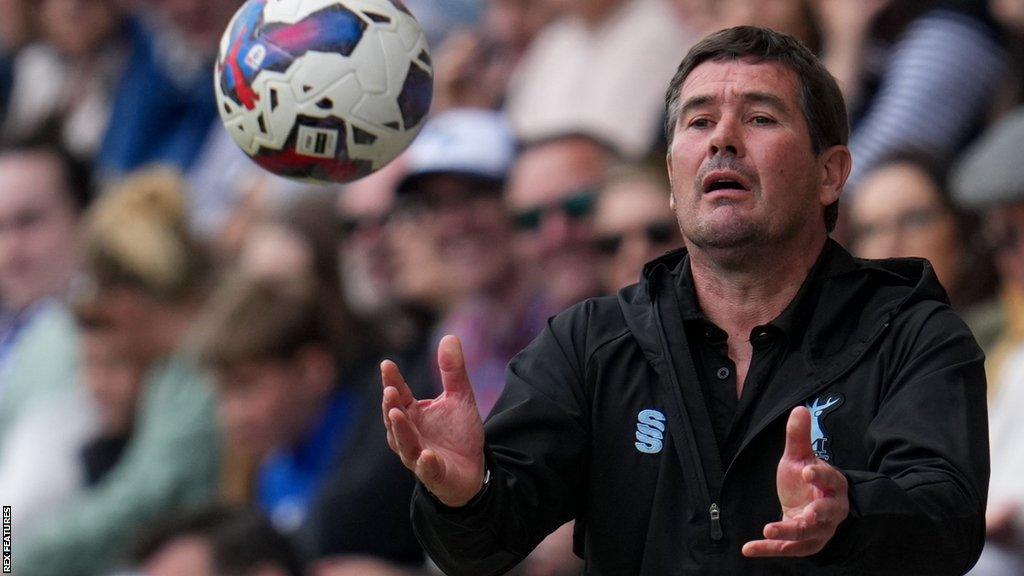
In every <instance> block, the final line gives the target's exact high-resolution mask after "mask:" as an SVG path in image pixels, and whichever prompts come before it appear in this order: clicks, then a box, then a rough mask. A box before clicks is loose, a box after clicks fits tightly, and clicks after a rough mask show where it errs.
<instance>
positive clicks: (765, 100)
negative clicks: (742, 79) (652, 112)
mask: <svg viewBox="0 0 1024 576" xmlns="http://www.w3.org/2000/svg"><path fill="white" fill-rule="evenodd" d="M741 98H742V99H743V101H744V102H746V103H748V104H766V105H768V106H771V107H772V108H775V109H777V110H779V111H782V112H789V106H787V105H786V102H785V101H784V100H783V99H782V98H779V97H778V96H776V95H775V94H770V93H768V92H744V93H743V94H742V95H741ZM717 100H718V98H717V97H715V96H709V95H701V96H693V97H691V98H687V99H686V100H685V101H684V102H683V105H682V106H680V107H679V117H680V118H685V117H686V115H687V114H689V113H690V112H693V111H694V110H696V109H698V108H703V107H705V106H709V105H711V104H714V103H715V102H716V101H717Z"/></svg>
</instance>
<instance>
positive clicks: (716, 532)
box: [709, 502, 722, 542]
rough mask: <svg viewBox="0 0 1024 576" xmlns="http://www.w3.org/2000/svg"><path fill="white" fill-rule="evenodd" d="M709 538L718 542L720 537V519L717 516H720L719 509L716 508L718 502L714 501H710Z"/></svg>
mask: <svg viewBox="0 0 1024 576" xmlns="http://www.w3.org/2000/svg"><path fill="white" fill-rule="evenodd" d="M709 512H710V515H711V539H712V540H714V541H715V542H718V541H719V540H721V539H722V521H721V520H719V518H720V517H721V516H722V512H721V510H719V509H718V504H717V503H715V502H712V503H711V510H710V511H709Z"/></svg>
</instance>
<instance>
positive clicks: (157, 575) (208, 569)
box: [141, 536, 215, 576]
mask: <svg viewBox="0 0 1024 576" xmlns="http://www.w3.org/2000/svg"><path fill="white" fill-rule="evenodd" d="M141 573H142V574H144V575H145V576H215V571H214V568H213V549H212V547H211V546H210V543H209V542H207V541H206V539H205V538H203V537H201V536H182V537H180V538H175V539H174V540H171V541H170V542H168V543H167V544H165V545H164V546H163V547H162V548H161V549H160V550H158V551H157V552H156V554H154V555H153V556H152V557H151V558H149V560H147V561H146V563H145V564H144V565H143V566H142V568H141Z"/></svg>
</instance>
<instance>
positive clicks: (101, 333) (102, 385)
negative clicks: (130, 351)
mask: <svg viewBox="0 0 1024 576" xmlns="http://www.w3.org/2000/svg"><path fill="white" fill-rule="evenodd" d="M81 350H82V380H83V382H84V383H85V386H86V388H87V389H88V391H89V394H90V396H92V398H93V400H94V402H95V404H96V406H97V407H98V408H99V412H100V421H101V423H102V427H103V431H104V433H106V434H109V435H120V434H126V433H128V432H129V431H130V430H131V428H132V422H133V421H134V419H135V406H136V401H137V400H138V396H139V387H140V385H141V381H142V376H143V367H142V365H141V364H140V363H138V362H136V361H133V360H132V359H131V358H129V357H128V356H127V355H126V354H125V353H124V351H123V350H122V348H121V346H120V341H119V340H118V338H117V335H116V334H115V333H114V332H113V331H111V330H108V329H105V328H89V329H86V330H85V331H84V332H83V333H82V338H81Z"/></svg>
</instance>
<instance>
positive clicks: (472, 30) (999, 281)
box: [0, 0, 1024, 576]
mask: <svg viewBox="0 0 1024 576" xmlns="http://www.w3.org/2000/svg"><path fill="white" fill-rule="evenodd" d="M240 4H241V2H240V1H239V0H34V1H30V0H0V504H2V505H4V506H12V507H13V521H14V568H15V573H16V574H19V575H22V576H39V575H55V576H76V575H104V574H122V575H129V574H145V575H150V576H175V575H179V576H185V575H188V576H203V575H215V574H216V575H236V576H241V575H250V576H256V575H262V576H272V575H288V576H294V575H303V574H305V575H310V576H347V575H359V576H403V575H405V576H415V575H424V574H431V573H434V571H435V569H434V568H432V566H431V565H430V563H429V560H428V559H426V558H425V557H424V554H423V552H422V550H421V549H420V547H419V545H418V543H417V541H416V538H415V536H414V535H413V533H412V529H411V526H410V521H409V507H408V503H409V496H410V494H411V491H412V489H413V478H412V476H411V474H409V473H407V472H406V471H405V470H404V469H403V468H402V466H401V463H400V461H399V460H398V458H397V457H395V456H394V455H392V454H391V453H390V452H389V451H388V449H387V446H386V443H385V441H384V436H385V435H384V427H383V423H382V422H381V418H380V412H379V410H380V408H379V406H380V384H379V373H378V368H377V367H378V364H379V362H380V361H381V360H382V359H384V358H391V359H393V360H396V361H397V362H398V364H399V365H400V366H401V367H402V370H403V374H404V375H405V377H406V378H407V380H408V382H409V384H410V385H411V386H412V387H413V389H414V391H415V392H417V394H418V395H419V396H430V395H434V394H436V393H437V392H438V389H439V382H440V380H439V375H438V372H437V368H436V362H435V352H434V350H436V344H437V342H438V341H439V339H440V337H441V336H442V335H444V334H455V335H457V336H459V337H460V338H461V340H462V343H463V346H464V350H465V355H466V362H467V366H468V369H469V372H470V377H471V381H472V383H473V387H474V393H475V395H476V399H477V402H478V404H479V406H480V409H481V411H482V412H483V413H484V415H486V412H487V411H488V410H489V409H490V407H491V406H492V405H493V404H494V402H495V401H496V400H497V397H498V395H499V394H500V393H501V390H502V386H503V383H504V369H505V364H506V363H507V362H508V360H509V359H510V358H511V357H512V356H513V355H514V354H516V353H517V352H518V351H519V350H520V349H522V348H523V347H524V346H525V345H526V344H527V343H529V342H530V341H531V340H532V339H533V337H534V336H535V335H536V334H537V333H538V332H539V331H540V330H541V329H542V328H543V327H544V326H545V323H546V322H547V321H548V318H550V317H551V316H552V315H553V314H556V313H557V312H559V311H561V310H562V309H564V308H566V307H567V306H570V305H572V304H573V303H575V302H577V301H580V300H582V299H585V298H588V297H591V296H597V295H603V294H614V293H615V292H616V291H617V290H618V289H620V288H622V287H624V286H627V285H629V284H632V283H634V282H635V281H636V279H637V278H638V277H639V274H640V273H641V269H642V268H643V265H644V263H645V262H647V261H648V260H650V259H652V258H654V257H656V256H657V255H660V254H661V253H663V252H665V251H668V250H672V249H676V248H679V247H681V246H682V239H681V237H680V235H679V230H678V226H677V225H676V221H675V218H674V215H673V214H672V211H671V210H670V208H669V202H668V197H669V184H668V181H667V176H666V173H665V164H664V162H665V160H664V158H665V136H664V129H665V128H664V126H663V123H664V91H665V88H666V87H667V84H668V80H669V79H670V78H671V76H672V74H673V72H674V71H675V68H676V66H677V65H678V63H679V61H680V60H681V58H682V56H683V55H684V54H685V53H686V51H687V49H688V48H689V46H690V45H691V44H692V43H693V42H695V41H696V40H697V39H699V38H700V37H702V36H703V35H704V34H706V33H708V32H710V31H713V30H717V29H719V28H723V27H728V26H733V25H738V24H754V25H759V26H767V27H770V28H774V29H777V30H781V31H785V32H788V33H790V34H793V35H795V36H797V37H798V38H800V39H801V40H802V41H804V42H805V43H806V44H808V45H809V46H810V47H812V49H814V50H815V51H816V52H817V53H818V54H820V56H821V57H822V59H823V60H824V61H825V62H826V64H827V65H828V67H829V69H830V70H831V71H832V73H833V74H834V75H835V76H836V78H837V79H838V80H839V83H840V86H841V87H842V89H843V91H844V95H845V97H846V100H847V106H848V109H849V112H850V115H851V118H852V119H853V131H852V135H851V148H852V151H853V156H854V174H853V176H852V179H851V182H850V183H849V185H848V186H847V189H846V190H845V192H844V196H843V200H842V208H841V210H840V223H839V227H838V229H837V231H836V233H835V236H836V237H837V239H839V240H840V241H841V242H842V243H843V244H844V245H846V246H847V247H848V248H849V249H851V250H852V251H853V252H854V253H855V254H856V255H858V256H861V257H866V258H889V257H902V256H914V257H923V258H927V259H928V260H929V261H930V262H931V264H932V266H933V267H934V269H935V272H936V274H937V275H938V277H939V278H940V280H941V281H942V283H943V285H944V286H945V287H946V290H947V292H948V295H949V298H950V301H951V303H952V306H953V307H954V308H955V309H957V310H958V311H960V312H961V313H962V315H963V317H964V318H965V320H966V321H967V323H968V324H969V325H970V326H971V328H972V329H973V330H974V332H975V334H976V336H977V338H978V341H979V342H980V343H981V344H982V347H983V348H984V350H985V352H986V355H987V358H988V360H987V371H988V380H989V386H990V393H989V403H990V420H991V424H990V436H991V443H992V480H991V487H990V495H989V513H988V543H987V546H986V548H985V552H984V554H983V556H982V559H981V561H980V562H979V564H978V566H977V567H976V568H975V569H974V571H973V572H972V574H976V575H981V576H989V575H1004V574H1005V575H1011V574H1016V575H1019V574H1024V481H1022V480H1021V478H1024V445H1022V444H1018V443H1017V442H1018V441H1024V424H1022V421H1021V420H1020V419H1019V418H1017V417H1016V415H1017V413H1018V411H1017V408H1022V409H1024V0H856V1H853V0H406V4H407V5H408V7H409V9H410V10H411V11H412V12H413V13H414V14H415V15H416V16H417V18H418V19H419V21H420V22H421V24H422V25H423V27H424V29H425V32H426V34H427V37H428V38H429V40H430V42H431V46H432V47H433V62H434V66H435V68H434V73H435V93H434V104H433V108H432V113H431V116H430V118H429V119H428V120H427V123H426V125H425V127H424V128H423V130H422V132H421V134H420V136H419V137H418V138H417V139H416V141H415V142H414V143H413V145H412V146H411V148H410V149H409V150H408V151H407V152H406V153H405V154H403V155H402V156H400V157H399V158H398V159H397V160H395V161H394V162H392V163H391V164H389V165H388V166H387V167H385V168H384V169H383V170H381V171H379V172H377V173H375V174H373V175H372V176H370V177H368V178H365V179H363V180H360V181H357V182H354V183H352V184H349V185H345V186H334V187H317V186H310V185H307V184H303V183H298V182H292V181H288V180H284V179H281V178H278V177H276V176H273V175H270V174H268V173H266V172H263V171H262V170H260V169H259V168H257V167H256V165H255V164H253V163H252V162H251V161H250V160H249V159H248V158H246V157H245V156H244V154H243V153H242V152H241V151H239V150H238V149H237V148H236V147H235V145H234V144H233V142H231V140H230V138H229V137H228V135H227V133H226V132H225V131H224V129H223V128H222V127H221V126H220V123H219V121H218V119H217V110H216V105H215V100H214V91H213V86H212V81H213V79H212V77H213V75H212V65H213V61H214V59H215V57H216V52H217V48H218V42H219V39H220V35H221V33H222V31H223V30H224V28H225V27H226V25H227V23H228V21H229V19H230V18H231V16H232V14H233V13H234V11H235V10H236V9H237V8H238V6H240ZM766 281H770V279H766ZM941 425H942V423H940V422H936V426H941ZM597 457H599V455H598V456H597ZM572 548H573V532H572V525H571V524H569V525H566V526H564V527H563V528H561V529H560V530H558V531H557V532H555V533H554V534H553V535H552V536H550V537H549V538H548V539H547V540H545V541H544V542H542V543H540V544H539V546H538V547H537V549H536V550H535V551H534V552H533V553H532V554H531V555H530V556H529V557H528V558H527V559H526V560H525V561H524V562H523V563H522V564H521V565H520V566H519V567H518V568H517V569H516V573H517V574H521V575H524V576H568V575H574V574H579V573H580V571H581V563H580V561H579V560H578V559H577V558H576V557H575V556H574V555H573V554H572Z"/></svg>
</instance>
